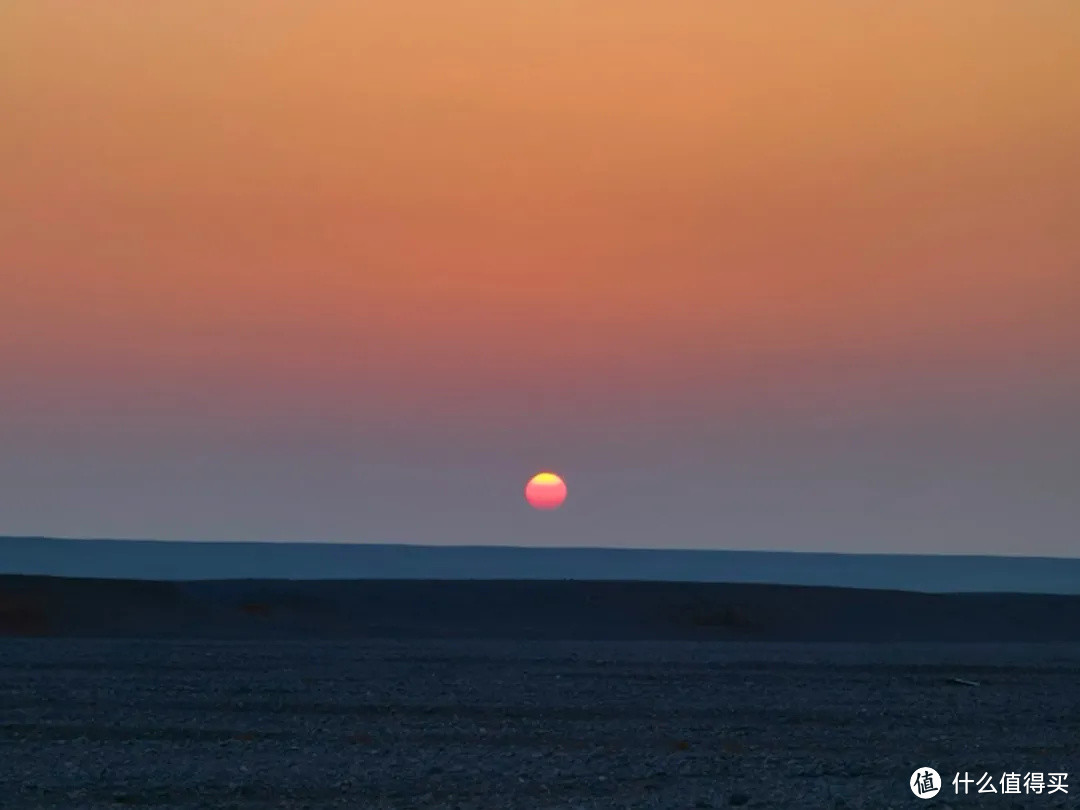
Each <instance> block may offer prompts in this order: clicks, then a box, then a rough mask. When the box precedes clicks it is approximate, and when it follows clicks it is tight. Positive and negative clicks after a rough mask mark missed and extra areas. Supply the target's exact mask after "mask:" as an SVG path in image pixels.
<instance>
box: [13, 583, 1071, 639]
mask: <svg viewBox="0 0 1080 810" xmlns="http://www.w3.org/2000/svg"><path fill="white" fill-rule="evenodd" d="M3 636H8V637H11V636H15V637H53V638H151V639H152V638H173V639H267V640H272V639H282V640H285V639H288V640H308V641H311V640H318V639H323V640H335V639H339V640H344V639H355V638H383V639H409V638H429V639H440V638H442V639H451V638H474V639H551V640H572V639H580V640H628V641H629V640H641V641H644V640H653V641H671V640H683V641H694V640H698V641H709V640H712V641H772V642H870V643H878V642H884V643H890V642H949V643H968V642H972V643H1009V642H1020V643H1055V642H1078V641H1080V596H1050V595H1045V594H971V593H965V594H927V593H911V592H903V591H888V590H860V589H857V588H823V587H804V586H792V585H749V584H722V583H701V582H611V581H607V582H587V581H566V580H562V581H551V580H522V581H506V580H471V581H465V580H373V579H367V580H344V581H334V580H321V581H306V582H305V581H296V580H217V581H198V582H161V581H158V582H149V581H138V580H119V579H72V578H64V577H28V576H0V637H3Z"/></svg>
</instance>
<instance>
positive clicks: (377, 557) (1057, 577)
mask: <svg viewBox="0 0 1080 810" xmlns="http://www.w3.org/2000/svg"><path fill="white" fill-rule="evenodd" d="M0 574H40V575H49V576H67V577H92V578H104V579H150V580H166V581H178V580H208V579H211V580H212V579H278V580H281V579H294V580H328V579H334V580H341V579H410V580H416V579H428V580H493V579H500V580H621V581H666V582H726V583H766V584H779V585H824V586H834V587H849V588H871V589H889V590H909V591H923V592H927V593H960V592H1011V593H1045V594H1077V593H1080V559H1065V560H1063V559H1049V558H1036V557H1023V558H1018V557H1012V558H1002V557H988V556H970V555H951V556H945V555H937V556H930V555H881V554H879V555H872V554H808V553H791V552H761V551H706V550H697V551H695V550H664V551H661V550H653V549H597V548H513V547H498V546H453V547H448V546H410V545H401V544H397V545H364V544H323V543H170V542H161V541H137V540H74V539H59V538H41V537H21V538H20V537H0Z"/></svg>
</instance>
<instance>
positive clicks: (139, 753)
mask: <svg viewBox="0 0 1080 810" xmlns="http://www.w3.org/2000/svg"><path fill="white" fill-rule="evenodd" d="M953 679H960V680H962V681H970V682H974V683H977V684H978V685H977V686H974V685H969V684H965V683H958V682H955V681H954V680H953ZM921 766H930V767H933V768H935V769H936V770H937V771H938V772H939V773H940V774H941V775H942V777H943V778H944V781H945V783H946V784H945V786H944V789H943V790H942V791H941V792H940V793H939V794H938V795H937V796H936V797H935V798H934V799H931V800H929V801H925V802H923V801H921V800H919V799H917V798H916V797H915V796H914V795H913V794H912V792H911V790H910V789H909V787H908V782H909V780H910V778H911V774H912V772H913V771H915V769H916V768H918V767H921ZM965 771H966V772H968V773H969V775H970V776H971V778H973V779H977V778H979V777H981V776H982V775H983V774H984V773H988V774H990V775H992V776H993V778H994V780H995V783H997V784H996V787H997V789H998V793H997V794H982V795H980V794H978V793H976V790H977V787H976V786H975V785H972V786H971V787H970V788H969V790H970V793H969V795H967V796H964V795H959V796H957V795H954V789H953V786H952V784H951V781H952V778H953V775H954V774H955V773H957V772H965ZM1031 771H1035V772H1043V773H1050V772H1065V773H1068V774H1069V776H1068V780H1067V782H1068V784H1069V787H1068V790H1069V792H1068V793H1067V794H1063V793H1061V792H1058V793H1055V794H1054V795H1052V796H1051V795H1048V794H1047V792H1046V791H1044V792H1043V793H1042V794H1039V795H1035V794H1023V793H1022V794H1019V795H1002V794H1001V790H1002V787H1001V785H1000V783H998V780H999V779H1000V777H1001V775H1002V774H1003V773H1005V772H1019V773H1021V774H1024V773H1027V772H1031ZM961 790H962V789H961ZM1078 803H1080V647H1076V646H1066V645H1044V646H1017V645H998V646H970V645H968V646H965V645H960V646H928V645H921V646H919V645H909V646H897V645H848V646H841V645H781V644H731V643H729V644H724V643H710V642H704V643H653V642H626V643H589V642H573V643H555V642H510V641H506V642H498V641H490V642H488V641H452V642H451V641H409V642H390V641H387V642H379V641H361V642H348V643H323V642H319V643H314V642H312V643H304V642H259V643H248V642H177V641H171V642H170V641H145V642H140V641H90V640H80V641H72V640H46V639H9V640H0V807H3V808H4V809H5V810H21V809H22V808H62V809H63V810H77V809H79V808H138V807H154V808H178V809H179V808H184V810H189V809H191V810H193V809H194V808H199V810H203V809H204V808H207V809H209V810H224V809H225V808H236V809H237V810H248V809H249V808H369V807H370V808H484V809H486V808H493V809H495V808H498V810H508V809H509V808H709V807H732V806H736V807H738V806H746V807H753V808H851V809H852V810H855V809H857V808H875V810H880V809H881V808H890V807H895V808H900V807H916V806H922V807H938V808H941V807H954V808H956V807H966V806H972V807H975V806H983V805H986V806H990V807H1007V808H1014V807H1015V808H1027V807H1031V808H1056V807H1071V806H1074V805H1077V804H1078Z"/></svg>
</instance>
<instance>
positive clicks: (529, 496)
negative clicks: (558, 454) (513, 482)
mask: <svg viewBox="0 0 1080 810" xmlns="http://www.w3.org/2000/svg"><path fill="white" fill-rule="evenodd" d="M525 500H527V501H528V502H529V505H530V506H532V507H533V508H534V509H558V508H559V507H560V506H562V504H563V501H565V500H566V482H565V481H563V480H562V478H560V477H559V476H557V475H555V473H550V472H542V473H539V474H537V475H534V476H533V477H532V479H531V480H530V481H529V483H528V484H526V485H525Z"/></svg>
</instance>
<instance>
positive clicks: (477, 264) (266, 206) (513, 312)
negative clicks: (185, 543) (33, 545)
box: [0, 0, 1080, 556]
mask: <svg viewBox="0 0 1080 810" xmlns="http://www.w3.org/2000/svg"><path fill="white" fill-rule="evenodd" d="M1078 42H1080V3H1077V2H1076V0H1027V1H1026V2H1015V0H953V1H952V2H939V0H911V1H908V2H903V3H867V2H862V0H845V1H841V0H827V1H826V2H814V3H808V2H803V0H798V1H795V0H792V1H791V2H766V3H757V2H754V3H749V2H746V3H735V2H732V3H726V2H716V0H674V1H673V2H656V0H574V1H571V0H543V2H537V1H535V0H465V1H463V2H444V0H402V2H387V1H386V0H379V1H378V2H352V1H351V0H350V2H335V1H332V0H319V1H317V2H306V3H298V2H295V1H294V0H244V1H243V2H240V1H238V0H225V1H224V2H223V0H174V1H173V2H168V3H166V2H153V3H147V2H145V1H144V0H100V2H93V3H79V2H72V0H5V2H4V3H3V4H2V5H0V119H2V123H0V533H8V534H18V533H29V534H59V535H69V536H116V537H155V538H192V539H296V540H304V539H312V540H315V539H318V540H355V541H369V542H393V541H402V542H420V543H465V542H476V543H523V544H558V545H582V544H584V545H634V546H660V547H719V548H754V549H762V548H783V549H812V550H845V551H846V550H865V551H920V552H921V551H944V552H989V553H1017V554H1019V553H1047V554H1060V555H1070V556H1073V555H1080V148H1078V144H1080V48H1078V47H1077V43H1078ZM545 468H550V469H554V470H556V471H558V472H560V473H562V474H563V475H564V477H565V478H566V480H567V483H568V485H569V489H570V497H569V499H568V501H567V504H566V506H565V507H564V508H563V509H562V510H561V511H559V512H556V513H536V512H532V511H530V510H529V508H528V507H527V506H526V505H525V503H524V500H523V498H522V488H523V486H524V484H525V482H526V480H527V479H528V478H529V476H531V475H532V474H533V473H534V472H537V471H538V470H541V469H545Z"/></svg>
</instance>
